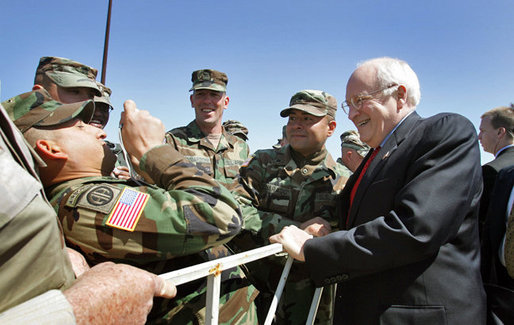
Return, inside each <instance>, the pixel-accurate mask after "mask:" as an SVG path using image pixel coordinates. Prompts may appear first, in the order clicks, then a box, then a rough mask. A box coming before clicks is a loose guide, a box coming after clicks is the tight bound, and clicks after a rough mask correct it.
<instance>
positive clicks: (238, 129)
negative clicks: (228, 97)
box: [223, 120, 248, 141]
mask: <svg viewBox="0 0 514 325" xmlns="http://www.w3.org/2000/svg"><path fill="white" fill-rule="evenodd" d="M223 127H224V128H225V130H227V132H229V133H232V134H233V135H237V136H239V137H241V138H242V139H243V140H245V141H246V140H248V128H247V127H246V126H244V125H243V123H241V122H239V121H236V120H228V121H225V122H223Z"/></svg>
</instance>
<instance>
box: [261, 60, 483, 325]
mask: <svg viewBox="0 0 514 325" xmlns="http://www.w3.org/2000/svg"><path fill="white" fill-rule="evenodd" d="M419 98H420V91H419V82H418V79H417V76H416V74H415V73H414V71H412V69H411V68H410V66H409V65H408V64H407V63H406V62H404V61H401V60H397V59H391V58H379V59H373V60H369V61H366V62H364V63H363V64H362V65H360V66H359V67H358V68H357V69H356V70H355V71H354V72H353V74H352V76H351V77H350V79H349V81H348V84H347V88H346V103H347V105H346V106H343V108H346V109H347V112H348V113H349V118H350V120H352V122H353V123H354V124H355V126H356V127H357V129H358V131H359V133H360V136H361V140H363V141H364V142H366V143H367V144H368V145H369V146H370V147H371V148H373V149H372V150H371V151H370V153H369V154H368V155H367V156H366V159H365V161H364V162H363V164H362V165H361V166H360V167H359V169H357V171H356V172H355V173H354V174H353V176H352V177H351V178H350V179H349V181H348V183H347V186H346V187H345V189H344V191H343V193H342V195H341V208H342V209H341V211H342V213H341V225H340V226H341V228H342V229H346V230H340V231H337V232H334V233H331V234H329V235H327V236H324V237H317V238H312V236H309V235H308V234H306V233H305V232H303V231H301V230H299V229H298V228H296V227H294V226H288V227H285V228H284V229H283V230H282V231H281V233H280V234H277V235H275V236H272V237H271V238H270V240H271V241H272V242H280V243H282V244H283V245H284V248H285V250H286V251H287V252H288V253H289V254H291V255H292V256H293V257H294V258H296V259H298V260H301V261H305V263H306V264H307V267H308V269H309V271H310V276H311V278H312V279H313V280H314V281H315V282H316V284H317V285H319V286H324V285H327V284H330V283H335V282H339V284H338V290H339V292H338V293H339V295H340V297H341V299H340V301H339V302H338V304H337V306H336V313H338V314H337V318H336V321H335V322H334V323H335V324H366V325H369V324H394V325H402V324H447V325H457V324H484V322H485V295H484V291H483V288H482V283H481V278H480V270H479V256H480V254H479V241H478V227H477V214H478V204H479V200H480V195H481V192H482V180H481V171H480V153H479V148H478V143H477V136H476V132H475V129H474V128H473V126H472V124H471V123H470V122H469V121H468V120H467V119H465V118H464V117H462V116H460V115H456V114H450V113H443V114H439V115H436V116H433V117H430V118H426V119H424V118H421V117H420V116H419V115H418V114H417V113H416V112H415V109H416V106H417V104H418V102H419ZM377 153H378V154H377Z"/></svg>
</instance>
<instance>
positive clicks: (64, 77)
mask: <svg viewBox="0 0 514 325" xmlns="http://www.w3.org/2000/svg"><path fill="white" fill-rule="evenodd" d="M46 75H47V76H48V77H49V78H50V79H51V80H52V81H53V82H55V84H57V85H58V86H60V87H64V88H72V87H73V88H91V89H94V90H95V91H96V95H97V96H102V93H101V92H100V88H98V85H97V84H96V81H95V80H93V79H89V78H88V77H86V76H84V75H81V74H75V73H69V72H64V71H47V72H46Z"/></svg>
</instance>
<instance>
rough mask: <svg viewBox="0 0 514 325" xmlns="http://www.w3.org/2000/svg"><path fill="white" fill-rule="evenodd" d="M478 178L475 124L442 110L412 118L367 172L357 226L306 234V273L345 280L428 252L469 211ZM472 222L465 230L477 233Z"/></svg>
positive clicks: (321, 282)
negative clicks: (377, 166) (373, 172)
mask: <svg viewBox="0 0 514 325" xmlns="http://www.w3.org/2000/svg"><path fill="white" fill-rule="evenodd" d="M392 138H394V134H393V135H392ZM390 140H391V139H390ZM481 186H482V185H481V178H480V164H479V150H478V144H477V137H476V132H475V130H474V128H473V126H472V124H471V123H470V122H469V121H468V120H467V119H465V118H463V117H461V116H459V115H443V116H442V117H439V118H437V119H435V120H432V121H431V123H425V124H421V125H418V126H417V127H416V128H414V129H412V130H411V131H410V133H408V136H407V137H406V138H405V139H404V141H403V142H401V143H399V144H398V147H397V149H396V152H393V153H392V154H391V156H390V157H389V158H388V160H387V161H386V162H385V165H384V166H383V168H382V169H381V170H380V171H379V173H378V175H377V176H376V177H375V178H374V179H373V181H372V183H371V185H370V187H369V188H368V192H367V194H366V196H365V197H364V199H363V200H362V201H360V204H362V205H363V206H362V207H359V214H358V215H357V220H358V222H356V226H355V227H353V228H351V229H349V230H347V231H338V232H335V233H332V234H329V235H328V236H325V237H321V238H314V239H311V240H309V241H307V242H306V244H305V247H304V250H305V257H306V264H307V266H308V268H309V270H310V273H311V278H312V279H313V280H314V281H315V282H316V284H317V285H325V284H326V279H328V278H337V279H338V280H339V281H340V280H348V279H352V278H355V277H361V276H364V275H367V274H373V273H380V272H385V271H388V270H391V269H394V268H398V267H402V266H406V265H409V264H411V263H416V262H419V261H422V260H428V259H430V258H432V257H435V256H436V255H437V254H438V252H439V250H440V248H441V246H442V245H444V244H445V243H447V242H449V241H451V240H453V239H455V237H456V236H457V233H458V232H459V231H460V229H461V225H462V223H463V221H464V219H465V218H466V217H468V218H470V217H469V214H470V213H469V212H470V208H469V207H470V206H471V207H476V206H477V204H478V200H479V197H480V193H481ZM345 193H347V192H345ZM346 199H347V198H343V200H346ZM361 211H373V212H372V213H370V215H364V214H365V212H363V213H364V214H361ZM474 222H475V221H473V222H471V221H469V223H470V226H469V229H467V230H466V231H468V232H469V234H468V236H473V235H475V234H476V232H475V231H476V229H474V227H476V223H474Z"/></svg>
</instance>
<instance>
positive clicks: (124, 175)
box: [111, 166, 130, 179]
mask: <svg viewBox="0 0 514 325" xmlns="http://www.w3.org/2000/svg"><path fill="white" fill-rule="evenodd" d="M111 176H112V177H116V178H119V179H130V173H129V169H128V167H127V166H118V167H115V168H114V169H113V171H112V173H111Z"/></svg>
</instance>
